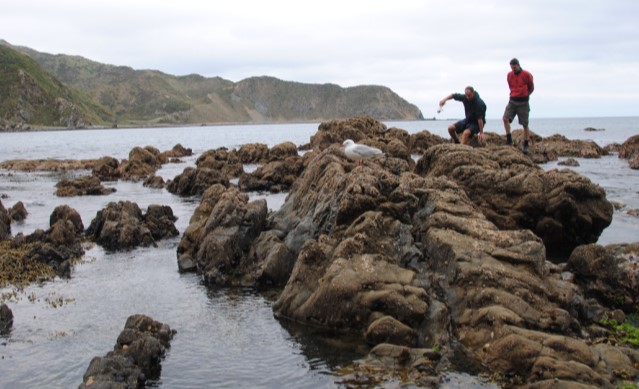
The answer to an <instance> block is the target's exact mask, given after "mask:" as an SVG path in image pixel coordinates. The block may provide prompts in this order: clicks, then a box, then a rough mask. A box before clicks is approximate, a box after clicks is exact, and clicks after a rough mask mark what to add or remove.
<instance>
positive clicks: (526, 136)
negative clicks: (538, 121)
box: [524, 124, 530, 140]
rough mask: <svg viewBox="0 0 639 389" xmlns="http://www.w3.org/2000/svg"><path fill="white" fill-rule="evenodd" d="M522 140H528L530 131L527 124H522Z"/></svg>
mask: <svg viewBox="0 0 639 389" xmlns="http://www.w3.org/2000/svg"><path fill="white" fill-rule="evenodd" d="M524 140H530V130H529V129H528V124H524Z"/></svg>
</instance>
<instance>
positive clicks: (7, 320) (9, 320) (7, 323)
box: [0, 303, 13, 335]
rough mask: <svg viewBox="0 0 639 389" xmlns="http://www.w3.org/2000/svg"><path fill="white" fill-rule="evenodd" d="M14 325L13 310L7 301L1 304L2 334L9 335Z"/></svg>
mask: <svg viewBox="0 0 639 389" xmlns="http://www.w3.org/2000/svg"><path fill="white" fill-rule="evenodd" d="M12 326H13V312H12V311H11V309H10V308H9V306H8V305H7V304H5V303H2V304H0V335H7V334H9V333H10V332H11V327H12Z"/></svg>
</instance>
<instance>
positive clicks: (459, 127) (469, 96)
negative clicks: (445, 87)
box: [439, 86, 486, 145]
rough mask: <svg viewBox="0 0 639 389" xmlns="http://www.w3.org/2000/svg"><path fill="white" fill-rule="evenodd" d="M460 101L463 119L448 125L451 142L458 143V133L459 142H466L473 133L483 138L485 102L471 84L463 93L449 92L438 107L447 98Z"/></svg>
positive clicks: (440, 107) (440, 104)
mask: <svg viewBox="0 0 639 389" xmlns="http://www.w3.org/2000/svg"><path fill="white" fill-rule="evenodd" d="M451 99H453V100H455V101H461V102H462V103H463V104H464V113H465V119H463V120H460V121H458V122H457V123H454V124H451V125H450V126H448V133H449V134H450V137H451V138H452V140H453V142H455V143H459V138H458V136H457V135H458V134H461V143H462V144H464V145H465V144H468V141H469V140H470V138H471V137H472V136H473V135H478V136H479V140H480V141H483V140H484V125H485V124H486V103H484V100H482V99H481V97H479V93H477V91H476V90H475V88H473V87H472V86H467V87H466V88H465V89H464V93H463V94H462V93H451V94H450V95H448V96H446V97H444V98H443V99H442V100H441V101H440V102H439V109H440V111H441V109H442V108H443V107H444V104H446V102H447V101H448V100H451Z"/></svg>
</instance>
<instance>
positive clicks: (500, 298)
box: [0, 117, 639, 388]
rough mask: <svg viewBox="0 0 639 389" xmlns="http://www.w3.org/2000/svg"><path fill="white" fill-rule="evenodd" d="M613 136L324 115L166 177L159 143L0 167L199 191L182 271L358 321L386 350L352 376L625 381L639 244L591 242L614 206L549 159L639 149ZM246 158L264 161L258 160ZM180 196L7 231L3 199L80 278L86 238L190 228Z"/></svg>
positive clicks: (633, 368) (634, 154) (181, 251)
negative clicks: (364, 155) (365, 154)
mask: <svg viewBox="0 0 639 389" xmlns="http://www.w3.org/2000/svg"><path fill="white" fill-rule="evenodd" d="M345 139H353V140H355V141H356V142H359V143H365V144H368V145H370V146H374V147H377V148H380V149H381V150H383V152H384V155H382V156H379V157H376V158H374V159H370V160H367V161H365V162H364V163H363V164H362V165H359V164H357V163H355V162H353V161H350V160H348V159H347V158H346V157H345V156H344V154H343V152H342V150H341V149H340V147H339V145H341V143H342V142H343V140H345ZM514 140H515V144H516V145H517V144H518V143H519V142H520V141H521V132H520V131H515V132H514ZM612 147H613V148H610V149H608V148H606V149H603V148H601V147H599V146H598V145H596V144H594V142H585V141H570V140H568V139H565V138H563V137H560V136H553V137H549V138H541V137H535V138H534V143H533V145H532V147H531V154H530V155H524V154H522V153H521V152H520V151H519V150H518V149H517V148H513V147H510V146H506V145H505V139H504V138H503V137H501V136H499V135H497V134H489V136H488V137H487V140H486V143H485V144H481V145H480V144H474V145H472V146H462V145H453V144H450V143H449V142H448V141H447V140H446V139H443V138H441V137H438V136H435V135H432V134H430V133H428V132H427V131H424V132H422V133H418V134H412V135H410V134H408V133H407V132H406V131H404V130H401V129H398V128H386V126H385V125H384V124H382V123H380V122H378V121H376V120H374V119H372V118H370V117H358V118H353V119H349V120H336V121H330V122H324V123H322V124H320V126H319V128H318V131H317V133H316V134H315V135H314V136H312V137H311V139H310V142H309V144H308V145H304V146H303V149H306V150H311V151H308V152H306V153H304V154H303V155H300V154H298V151H297V149H296V147H295V145H293V144H290V143H288V142H287V143H283V144H280V145H276V146H274V147H272V148H270V149H269V148H268V147H266V146H265V145H260V144H249V145H244V146H242V147H241V148H240V149H239V150H227V149H217V150H210V151H207V152H205V153H203V154H202V155H201V156H200V157H199V158H198V160H197V162H196V166H195V167H188V168H186V169H184V172H183V173H182V174H180V175H178V176H176V177H175V178H174V179H173V180H169V181H168V182H166V183H164V182H162V181H161V180H154V172H155V171H156V170H157V169H158V168H159V167H160V166H161V165H162V164H164V163H169V162H171V161H176V160H179V158H180V157H181V156H184V155H190V154H189V150H188V149H185V148H183V147H182V146H180V145H176V147H175V148H174V149H173V150H169V151H167V152H164V153H161V152H159V150H157V149H155V148H153V147H151V146H146V147H144V148H142V147H137V148H135V149H133V150H131V153H130V154H129V159H128V160H123V161H118V160H115V159H114V158H110V157H104V158H101V159H99V160H95V161H53V160H48V161H5V162H3V163H1V164H0V168H3V169H9V170H49V171H69V170H74V169H84V170H88V171H90V172H91V176H92V177H96V178H97V180H98V181H104V180H133V181H143V182H144V183H145V185H147V184H148V185H154V187H165V188H166V189H167V190H168V191H170V192H172V193H175V194H179V195H180V196H188V197H191V196H199V197H200V204H199V206H198V208H197V209H196V211H195V212H194V214H193V216H192V217H191V220H190V223H189V226H188V228H187V229H186V230H185V231H184V232H183V234H182V237H181V240H180V243H179V246H178V249H177V253H176V254H177V264H178V270H179V271H181V272H196V273H198V274H200V275H201V277H202V279H203V280H204V282H205V283H207V284H208V285H211V286H216V287H233V286H250V287H254V288H258V289H273V288H275V289H276V290H281V293H280V294H279V296H278V298H277V301H276V302H275V304H274V306H273V310H274V314H275V315H276V317H278V318H279V319H280V320H293V321H295V322H298V323H304V324H307V325H312V326H320V327H323V328H327V329H330V330H333V331H338V332H348V333H354V334H356V335H358V336H361V337H362V338H363V339H365V340H366V341H367V343H368V344H369V345H370V346H371V348H372V351H371V353H370V354H369V357H368V358H367V359H366V360H364V361H360V363H358V364H356V365H354V366H353V367H352V368H351V369H349V371H348V372H346V373H345V376H344V377H342V379H343V384H344V385H346V386H347V387H348V385H354V386H352V387H357V385H361V384H363V383H366V382H368V383H372V384H373V385H377V384H382V383H383V382H384V380H386V379H388V377H391V376H397V377H404V380H405V381H406V382H407V383H412V384H414V385H418V386H425V387H438V385H439V378H438V377H439V374H440V373H441V372H442V371H446V370H447V369H454V368H455V367H456V366H457V365H458V364H460V361H463V364H464V366H466V367H467V368H469V369H471V370H472V371H475V372H477V373H483V374H485V375H489V376H490V377H491V378H492V379H495V380H496V381H498V382H499V384H500V385H502V386H503V387H518V388H519V387H521V388H551V387H553V388H554V387H562V388H589V387H592V388H601V387H603V388H615V387H618V386H620V385H622V384H625V383H628V382H636V381H637V379H638V378H639V351H638V350H637V348H636V346H633V345H632V344H631V343H627V342H626V343H624V342H620V341H618V338H617V337H615V328H616V327H614V324H613V323H623V322H625V321H627V318H628V317H632V315H636V314H637V300H638V298H639V288H638V287H639V285H638V283H639V264H638V256H637V255H638V254H639V243H633V242H628V244H624V245H609V246H605V247H604V246H601V245H598V244H596V242H597V239H598V237H599V235H600V234H601V232H602V231H603V230H604V229H605V228H606V227H607V226H608V225H609V224H610V222H611V221H612V213H613V204H611V203H610V202H609V201H608V200H607V199H606V193H605V191H604V190H603V189H602V188H601V187H599V186H598V185H596V184H593V183H592V182H591V181H590V180H589V179H587V178H585V177H583V176H580V175H579V174H577V173H575V172H573V171H570V170H556V169H555V170H550V171H544V170H543V169H541V168H540V167H538V166H537V164H539V163H543V162H547V161H549V160H556V159H557V157H558V156H570V157H580V158H598V157H601V156H602V155H606V154H607V153H609V152H611V151H614V150H619V151H618V152H619V156H620V157H622V156H623V158H626V159H628V160H629V161H633V160H634V159H637V158H639V136H637V137H632V138H630V139H629V140H628V141H626V142H625V143H624V144H623V145H614V146H612ZM621 150H623V152H622V151H621ZM415 154H419V155H420V157H419V158H418V159H417V161H415V159H414V157H413V156H414V155H415ZM246 163H255V164H260V167H259V168H258V169H257V170H255V171H254V172H251V173H245V172H244V171H243V168H242V165H243V164H246ZM631 166H632V164H631ZM233 178H237V179H238V184H237V185H234V184H232V183H231V179H233ZM87 186H89V189H86V187H87ZM65 187H66V188H71V189H74V191H71V192H68V191H67V192H65V195H108V193H107V192H105V191H101V190H99V185H98V186H97V189H96V179H92V180H78V181H75V182H71V183H69V182H67V183H66V184H65ZM83 188H84V189H83ZM255 190H261V191H271V192H273V193H277V192H288V197H287V199H286V202H285V203H284V205H283V206H282V207H281V208H280V209H279V210H278V211H276V212H269V211H268V209H267V206H266V203H265V201H264V200H258V201H249V197H248V196H247V195H246V193H245V192H248V191H255ZM167 208H168V207H165V206H161V205H157V206H150V207H149V209H148V210H147V212H146V214H143V213H142V211H141V210H140V209H139V208H138V207H137V204H135V203H130V202H120V203H117V204H116V203H111V204H109V206H108V207H107V208H105V209H104V210H103V211H101V212H99V215H96V218H95V219H94V220H93V221H92V222H91V226H90V227H89V228H87V229H86V230H85V229H84V226H83V225H82V221H81V220H80V221H79V223H78V220H77V219H78V218H76V217H74V216H73V210H72V209H60V210H57V209H56V211H55V212H54V214H56V215H57V216H56V217H54V216H53V215H52V222H51V228H50V229H49V230H47V231H37V232H34V234H31V235H29V236H27V237H24V236H21V235H19V236H16V237H12V236H11V233H10V223H11V220H12V219H11V217H10V216H9V215H10V212H9V211H7V210H6V209H5V208H4V206H3V205H2V203H1V202H0V239H2V240H4V241H5V242H7V243H3V244H7V245H9V247H11V248H12V249H16V250H17V249H19V248H24V247H27V246H25V245H26V244H27V243H28V244H30V245H35V246H37V247H39V248H38V249H34V248H32V247H34V246H29V250H31V251H28V250H26V249H24V250H23V251H24V252H25V254H24V256H23V260H24V261H25V263H27V262H29V263H30V262H34V261H35V262H38V263H44V264H46V265H48V266H49V265H53V268H54V269H56V270H57V271H58V272H59V271H60V270H59V269H66V270H65V271H64V272H65V274H66V275H67V276H72V272H71V267H72V264H73V262H72V261H70V259H72V258H80V257H81V256H82V254H83V251H81V247H82V244H86V242H95V243H96V244H100V245H102V246H104V247H105V248H106V249H108V250H127V249H130V248H132V247H136V246H138V245H153V244H154V242H155V241H156V240H159V239H164V238H166V237H170V236H175V235H176V234H177V230H175V227H174V226H173V228H171V227H172V222H173V221H174V220H173V219H172V212H171V210H170V208H168V209H167ZM27 211H28V210H27ZM27 217H28V216H27ZM47 244H48V246H45V245H47ZM43 247H46V249H45V248H43ZM60 247H76V248H77V249H75V250H71V252H70V253H61V249H60ZM32 253H39V255H40V256H39V257H38V256H37V255H35V254H32ZM64 254H67V255H64ZM3 261H6V259H3ZM65 261H66V262H65ZM56 264H57V267H56ZM63 264H64V265H63ZM14 282H15V280H12V279H11V278H9V279H8V280H5V285H6V284H11V283H14ZM87 387H88V386H87Z"/></svg>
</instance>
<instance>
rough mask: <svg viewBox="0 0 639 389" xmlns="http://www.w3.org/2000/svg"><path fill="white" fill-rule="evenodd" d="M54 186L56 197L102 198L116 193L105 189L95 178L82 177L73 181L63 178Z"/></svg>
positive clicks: (111, 189) (110, 189) (113, 190)
mask: <svg viewBox="0 0 639 389" xmlns="http://www.w3.org/2000/svg"><path fill="white" fill-rule="evenodd" d="M55 186H56V188H57V189H56V191H55V195H56V196H58V197H73V196H104V195H108V194H111V193H113V192H115V191H116V189H115V188H105V187H104V186H103V185H102V183H101V182H100V179H99V178H98V177H96V176H84V177H80V178H76V179H74V180H69V179H66V178H65V179H62V180H61V181H60V182H58V183H57V184H56V185H55Z"/></svg>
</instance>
